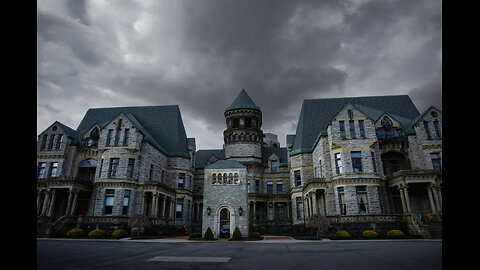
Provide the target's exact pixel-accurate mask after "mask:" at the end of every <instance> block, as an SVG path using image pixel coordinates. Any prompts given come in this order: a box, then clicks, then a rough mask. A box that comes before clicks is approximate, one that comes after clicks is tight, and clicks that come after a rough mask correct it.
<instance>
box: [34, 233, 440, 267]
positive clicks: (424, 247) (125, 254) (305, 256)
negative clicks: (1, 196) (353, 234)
mask: <svg viewBox="0 0 480 270" xmlns="http://www.w3.org/2000/svg"><path fill="white" fill-rule="evenodd" d="M37 269H49V270H51V269H115V270H118V269H262V270H266V269H302V270H306V269H349V270H351V269H356V270H357V269H368V270H373V269H442V242H441V241H348V242H347V241H330V242H311V243H291V244H290V243H268V244H267V243H255V242H227V243H138V242H128V241H119V242H100V241H69V240H37Z"/></svg>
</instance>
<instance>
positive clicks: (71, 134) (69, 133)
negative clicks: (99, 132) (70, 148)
mask: <svg viewBox="0 0 480 270" xmlns="http://www.w3.org/2000/svg"><path fill="white" fill-rule="evenodd" d="M52 126H58V127H59V128H60V129H61V130H63V132H65V134H66V135H67V137H70V138H71V139H72V140H73V141H72V143H73V144H75V143H77V141H78V133H77V132H76V131H75V130H74V129H72V128H70V127H68V126H66V125H64V124H62V123H60V122H58V121H55V122H53V124H51V125H50V126H48V128H46V129H45V130H44V131H42V133H40V134H39V136H40V135H41V134H43V133H44V132H45V131H46V130H48V129H49V128H51V127H52Z"/></svg>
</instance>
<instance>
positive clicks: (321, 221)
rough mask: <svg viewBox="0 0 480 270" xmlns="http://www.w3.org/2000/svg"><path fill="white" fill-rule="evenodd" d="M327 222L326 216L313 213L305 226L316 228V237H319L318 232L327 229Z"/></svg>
mask: <svg viewBox="0 0 480 270" xmlns="http://www.w3.org/2000/svg"><path fill="white" fill-rule="evenodd" d="M328 226H329V222H328V219H327V217H326V216H324V215H322V214H313V215H311V216H310V217H309V218H308V219H307V223H306V224H305V227H307V228H316V229H317V238H319V237H320V232H321V231H323V230H325V229H328Z"/></svg>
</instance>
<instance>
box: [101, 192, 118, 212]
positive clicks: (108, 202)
mask: <svg viewBox="0 0 480 270" xmlns="http://www.w3.org/2000/svg"><path fill="white" fill-rule="evenodd" d="M114 196H115V189H106V190H105V208H104V210H103V214H104V215H112V212H113V200H114V198H115V197H114Z"/></svg>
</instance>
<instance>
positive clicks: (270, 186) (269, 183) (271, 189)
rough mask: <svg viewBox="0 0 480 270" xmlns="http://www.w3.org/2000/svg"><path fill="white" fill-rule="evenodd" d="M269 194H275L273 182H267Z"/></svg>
mask: <svg viewBox="0 0 480 270" xmlns="http://www.w3.org/2000/svg"><path fill="white" fill-rule="evenodd" d="M267 194H273V182H272V181H267Z"/></svg>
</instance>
